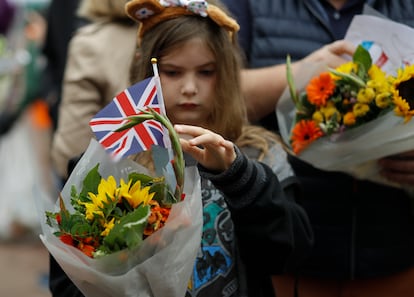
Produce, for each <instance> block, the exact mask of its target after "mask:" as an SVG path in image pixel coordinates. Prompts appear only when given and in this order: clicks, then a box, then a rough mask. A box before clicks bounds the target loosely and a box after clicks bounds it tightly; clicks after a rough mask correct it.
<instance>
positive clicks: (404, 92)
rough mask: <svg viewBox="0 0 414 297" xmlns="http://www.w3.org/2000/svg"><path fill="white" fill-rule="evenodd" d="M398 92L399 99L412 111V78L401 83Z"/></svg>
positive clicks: (413, 82)
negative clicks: (405, 102) (403, 100)
mask: <svg viewBox="0 0 414 297" xmlns="http://www.w3.org/2000/svg"><path fill="white" fill-rule="evenodd" d="M398 91H399V94H400V96H401V98H403V99H405V101H407V103H408V104H409V105H410V109H414V78H410V79H409V80H406V81H403V82H401V83H400V84H399V85H398Z"/></svg>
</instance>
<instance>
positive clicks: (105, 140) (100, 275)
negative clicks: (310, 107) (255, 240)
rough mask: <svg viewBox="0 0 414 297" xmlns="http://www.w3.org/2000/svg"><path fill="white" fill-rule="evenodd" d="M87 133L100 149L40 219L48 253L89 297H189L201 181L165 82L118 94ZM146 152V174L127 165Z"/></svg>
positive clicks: (90, 151) (86, 157) (87, 155)
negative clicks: (169, 110) (170, 114)
mask: <svg viewBox="0 0 414 297" xmlns="http://www.w3.org/2000/svg"><path fill="white" fill-rule="evenodd" d="M90 126H91V128H92V131H93V132H94V133H95V136H96V139H92V140H91V142H90V144H89V147H88V148H87V150H86V151H85V152H84V154H83V155H82V157H81V158H80V159H79V161H78V162H77V164H76V166H75V167H74V169H73V171H72V173H71V174H70V176H69V178H68V180H67V181H66V184H65V185H64V187H63V189H62V191H61V193H60V195H59V197H58V200H57V202H56V203H55V204H53V205H46V206H45V207H44V209H42V215H43V217H45V216H46V218H45V220H43V221H42V230H43V234H41V236H40V237H41V239H42V241H43V243H44V244H45V246H46V247H47V249H48V250H49V252H50V253H51V254H52V256H53V257H54V258H55V259H56V261H57V262H58V263H59V265H60V266H61V267H62V269H63V270H64V271H65V273H66V274H67V275H68V276H69V277H70V279H71V280H72V281H73V282H74V283H75V285H76V286H77V287H78V288H79V289H80V290H81V291H82V293H83V294H84V295H85V296H87V297H94V296H100V297H115V296H116V297H134V296H148V297H149V296H159V297H165V296H171V297H182V296H183V295H184V294H185V291H186V289H187V284H188V280H189V278H190V276H191V273H192V268H193V264H194V260H195V257H196V254H197V250H198V247H199V245H200V241H201V231H202V206H201V186H200V176H199V173H198V170H197V168H196V167H194V166H192V167H185V164H184V158H183V152H182V150H181V146H180V143H179V138H178V135H177V134H176V132H175V130H174V129H173V126H172V124H171V122H170V121H169V119H168V118H167V116H166V114H165V110H164V105H163V99H162V93H161V86H160V83H159V77H158V76H154V77H149V78H147V79H145V80H143V81H140V82H138V83H136V84H135V85H132V86H130V87H129V88H127V89H126V90H124V91H123V92H121V93H119V94H118V95H117V96H115V97H114V99H113V101H112V102H111V103H110V104H108V105H107V106H106V107H104V108H103V109H102V110H101V111H100V112H98V114H96V115H95V116H94V118H93V119H92V120H91V121H90ZM144 151H147V152H144ZM142 152H144V153H150V154H147V156H148V157H149V156H150V155H151V157H150V158H148V160H150V162H149V163H148V165H146V166H143V165H141V164H139V163H138V162H136V161H134V160H133V159H131V158H126V156H129V155H131V156H134V155H136V154H138V153H142ZM144 164H146V163H144Z"/></svg>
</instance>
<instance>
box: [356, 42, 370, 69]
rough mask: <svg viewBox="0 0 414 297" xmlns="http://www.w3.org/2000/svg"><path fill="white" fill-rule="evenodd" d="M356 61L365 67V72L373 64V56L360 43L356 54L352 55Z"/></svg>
mask: <svg viewBox="0 0 414 297" xmlns="http://www.w3.org/2000/svg"><path fill="white" fill-rule="evenodd" d="M352 59H353V61H354V63H356V64H359V65H360V67H362V68H363V70H362V69H361V70H362V71H364V72H365V73H366V72H367V71H368V69H369V68H371V66H372V58H371V55H370V54H369V52H368V51H367V50H366V49H365V48H364V47H363V46H362V45H358V47H357V48H356V50H355V53H354V56H353V57H352Z"/></svg>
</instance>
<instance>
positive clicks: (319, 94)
mask: <svg viewBox="0 0 414 297" xmlns="http://www.w3.org/2000/svg"><path fill="white" fill-rule="evenodd" d="M334 91H335V81H334V79H333V78H332V76H331V75H330V74H329V73H328V72H323V73H321V74H320V75H319V76H317V77H314V78H312V79H311V81H310V82H309V84H308V85H307V87H306V93H307V95H308V101H309V102H310V103H312V104H314V105H316V106H324V105H325V104H326V101H327V100H328V99H329V97H330V96H331V95H332V94H333V92H334Z"/></svg>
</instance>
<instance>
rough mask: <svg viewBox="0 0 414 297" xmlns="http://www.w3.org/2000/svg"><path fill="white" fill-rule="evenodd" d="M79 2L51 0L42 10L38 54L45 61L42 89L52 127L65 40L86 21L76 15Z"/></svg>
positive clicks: (58, 92) (65, 45)
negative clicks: (42, 36)
mask: <svg viewBox="0 0 414 297" xmlns="http://www.w3.org/2000/svg"><path fill="white" fill-rule="evenodd" d="M79 2H80V0H70V1H62V0H51V2H50V4H49V7H48V10H47V13H46V22H47V30H46V37H45V42H44V45H43V48H42V54H43V55H44V57H45V58H46V60H47V65H46V68H45V70H44V73H43V81H42V92H43V97H44V98H45V99H46V101H47V103H48V106H49V113H50V117H51V119H52V124H53V130H55V129H56V125H57V113H58V108H59V104H60V100H61V92H62V80H63V73H64V69H65V65H66V56H67V48H68V44H69V41H70V39H71V38H72V35H73V33H74V32H75V31H76V29H77V28H79V27H81V26H83V25H84V24H86V23H87V20H85V19H84V18H81V17H78V16H77V15H76V10H77V9H78V6H79Z"/></svg>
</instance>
